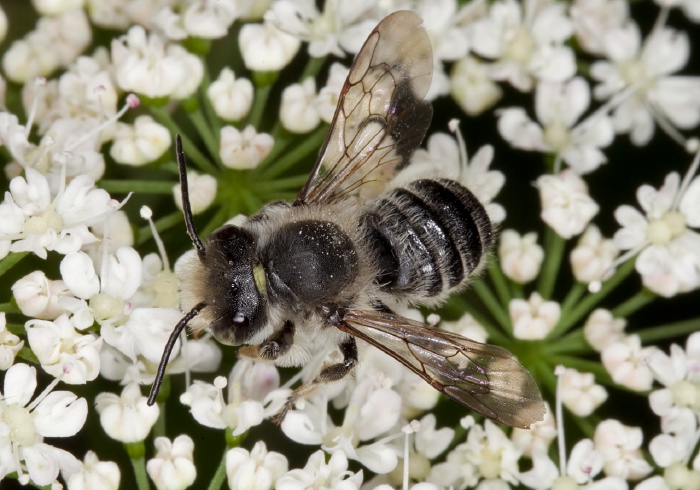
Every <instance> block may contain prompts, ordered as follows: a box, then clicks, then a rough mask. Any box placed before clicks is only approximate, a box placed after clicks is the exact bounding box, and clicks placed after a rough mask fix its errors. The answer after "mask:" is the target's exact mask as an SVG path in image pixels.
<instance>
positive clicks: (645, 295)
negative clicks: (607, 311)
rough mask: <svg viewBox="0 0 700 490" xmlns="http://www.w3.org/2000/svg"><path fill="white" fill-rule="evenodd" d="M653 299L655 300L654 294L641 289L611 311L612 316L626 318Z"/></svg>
mask: <svg viewBox="0 0 700 490" xmlns="http://www.w3.org/2000/svg"><path fill="white" fill-rule="evenodd" d="M654 298H656V295H655V294H654V293H652V292H651V291H647V290H645V289H643V290H641V291H639V292H638V293H637V294H635V295H634V296H632V297H631V298H629V299H628V300H627V301H625V302H624V303H622V304H621V305H619V306H618V307H617V308H615V309H614V310H612V314H613V316H614V317H617V318H626V317H628V316H630V315H631V314H632V313H634V312H635V311H637V310H639V309H640V308H642V307H643V306H645V305H647V304H649V303H650V302H651V301H653V300H654Z"/></svg>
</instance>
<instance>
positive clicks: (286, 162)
mask: <svg viewBox="0 0 700 490" xmlns="http://www.w3.org/2000/svg"><path fill="white" fill-rule="evenodd" d="M327 134H328V125H327V124H322V125H321V126H320V127H318V128H316V130H314V132H313V133H311V134H309V135H308V136H307V137H305V138H304V139H303V140H302V142H301V143H300V144H299V145H297V146H296V147H294V149H292V150H291V151H289V152H287V153H286V154H285V155H284V156H283V157H282V158H280V159H279V160H277V161H276V162H274V163H272V164H271V165H270V166H269V167H267V168H266V169H264V170H263V171H262V172H261V180H273V179H274V178H275V177H277V176H278V175H280V174H281V173H282V172H284V171H285V170H287V169H288V168H289V167H292V166H293V165H294V164H295V163H297V162H299V161H301V160H302V159H304V158H306V157H307V156H308V155H309V154H311V153H312V152H313V151H318V149H319V148H320V147H321V144H323V141H324V140H325V139H326V135H327Z"/></svg>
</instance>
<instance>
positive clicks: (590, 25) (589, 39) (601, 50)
mask: <svg viewBox="0 0 700 490" xmlns="http://www.w3.org/2000/svg"><path fill="white" fill-rule="evenodd" d="M569 14H570V15H571V21H572V22H573V24H574V34H575V35H576V40H577V41H578V42H579V44H580V45H581V47H582V48H583V49H584V50H586V51H588V52H589V53H591V54H595V55H599V56H601V55H604V54H605V36H606V35H607V33H608V32H610V31H612V30H614V29H617V28H620V27H622V26H623V25H624V23H625V22H626V21H627V20H628V18H629V3H628V2H626V1H625V0H574V1H573V2H572V3H571V7H570V8H569Z"/></svg>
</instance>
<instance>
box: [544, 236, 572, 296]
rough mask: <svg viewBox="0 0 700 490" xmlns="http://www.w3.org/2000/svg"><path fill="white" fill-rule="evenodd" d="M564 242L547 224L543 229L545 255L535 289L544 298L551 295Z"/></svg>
mask: <svg viewBox="0 0 700 490" xmlns="http://www.w3.org/2000/svg"><path fill="white" fill-rule="evenodd" d="M565 244H566V240H564V239H563V238H562V237H560V236H559V235H558V234H557V233H556V232H555V231H554V230H553V229H552V228H550V227H549V226H548V227H547V229H546V231H545V252H546V255H545V259H544V265H543V266H542V270H541V271H540V277H539V280H538V282H537V290H538V291H539V293H540V296H542V297H543V298H544V299H551V297H552V292H553V291H554V284H555V283H556V280H557V275H558V273H559V267H560V266H561V258H562V255H563V254H564V245H565Z"/></svg>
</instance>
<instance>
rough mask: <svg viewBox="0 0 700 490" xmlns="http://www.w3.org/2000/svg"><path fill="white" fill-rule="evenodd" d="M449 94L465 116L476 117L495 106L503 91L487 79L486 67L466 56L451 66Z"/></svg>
mask: <svg viewBox="0 0 700 490" xmlns="http://www.w3.org/2000/svg"><path fill="white" fill-rule="evenodd" d="M450 94H451V95H452V98H453V99H454V100H455V102H457V105H459V107H461V108H462V110H463V111H464V112H466V113H467V115H469V116H478V115H479V114H481V113H483V112H484V111H486V110H488V109H490V108H491V107H493V106H494V105H496V102H498V101H499V100H500V99H501V97H502V96H503V91H502V90H501V87H499V86H498V84H497V83H495V82H493V81H492V80H491V79H490V78H489V71H488V65H486V64H485V63H484V62H482V61H480V60H479V59H477V58H475V57H473V56H466V57H464V58H462V59H460V60H458V61H457V62H456V63H455V64H454V65H452V70H451V71H450Z"/></svg>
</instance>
